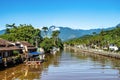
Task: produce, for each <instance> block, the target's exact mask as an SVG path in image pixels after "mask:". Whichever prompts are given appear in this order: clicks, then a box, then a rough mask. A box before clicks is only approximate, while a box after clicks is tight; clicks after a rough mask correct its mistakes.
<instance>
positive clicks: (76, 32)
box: [0, 26, 114, 41]
mask: <svg viewBox="0 0 120 80" xmlns="http://www.w3.org/2000/svg"><path fill="white" fill-rule="evenodd" d="M52 28H54V29H55V30H58V28H59V30H60V35H59V37H60V38H61V39H62V40H63V41H65V40H69V39H72V38H78V37H81V36H84V35H87V34H93V32H96V33H100V31H101V30H111V29H113V28H114V27H111V28H105V29H90V30H82V29H71V28H69V27H55V26H52V27H51V29H49V33H48V36H50V35H51V33H52V30H53V29H52ZM4 33H5V30H1V31H0V34H4ZM42 35H44V34H43V33H42Z"/></svg>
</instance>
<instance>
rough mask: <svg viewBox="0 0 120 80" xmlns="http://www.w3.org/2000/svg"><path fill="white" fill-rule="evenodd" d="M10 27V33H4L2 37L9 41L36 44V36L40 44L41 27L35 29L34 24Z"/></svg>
mask: <svg viewBox="0 0 120 80" xmlns="http://www.w3.org/2000/svg"><path fill="white" fill-rule="evenodd" d="M16 27H17V28H15V27H12V28H9V34H3V35H1V36H0V37H1V38H3V39H6V40H9V41H13V42H14V41H27V42H29V43H31V44H33V45H35V43H36V42H35V41H36V37H37V42H38V45H39V44H40V42H41V40H42V37H41V31H40V30H39V29H34V27H33V26H32V25H26V24H20V25H19V26H16Z"/></svg>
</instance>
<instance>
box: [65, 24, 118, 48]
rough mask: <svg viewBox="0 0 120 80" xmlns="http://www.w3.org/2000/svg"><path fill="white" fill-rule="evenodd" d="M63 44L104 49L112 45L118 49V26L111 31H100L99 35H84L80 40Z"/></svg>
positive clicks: (76, 39)
mask: <svg viewBox="0 0 120 80" xmlns="http://www.w3.org/2000/svg"><path fill="white" fill-rule="evenodd" d="M65 44H67V45H71V46H74V45H85V46H89V47H92V48H105V47H108V46H109V45H110V44H113V45H116V46H119V47H120V24H119V25H117V26H116V27H115V28H114V29H112V30H108V31H104V30H101V32H100V33H99V34H96V33H95V32H93V34H92V35H85V36H83V37H80V38H75V39H71V40H68V41H66V42H65Z"/></svg>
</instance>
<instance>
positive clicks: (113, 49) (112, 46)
mask: <svg viewBox="0 0 120 80" xmlns="http://www.w3.org/2000/svg"><path fill="white" fill-rule="evenodd" d="M109 50H111V51H118V50H119V48H118V47H117V46H116V45H114V44H111V45H109Z"/></svg>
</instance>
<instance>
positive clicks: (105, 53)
mask: <svg viewBox="0 0 120 80" xmlns="http://www.w3.org/2000/svg"><path fill="white" fill-rule="evenodd" d="M66 48H69V49H73V50H75V51H76V52H84V53H88V52H89V53H91V54H97V55H102V56H106V57H112V58H117V59H120V53H118V52H110V51H104V50H100V49H91V48H76V47H66Z"/></svg>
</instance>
